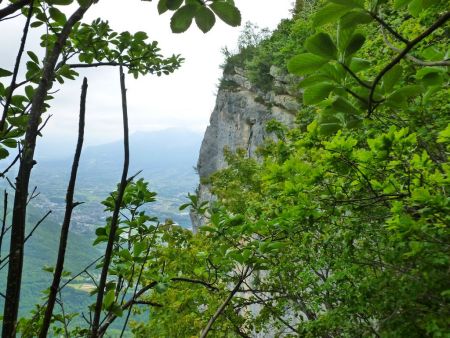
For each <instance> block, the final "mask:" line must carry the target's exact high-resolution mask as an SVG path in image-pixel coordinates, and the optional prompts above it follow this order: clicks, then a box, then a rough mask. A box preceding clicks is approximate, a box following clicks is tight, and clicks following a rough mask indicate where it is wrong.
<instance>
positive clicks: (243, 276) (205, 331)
mask: <svg viewBox="0 0 450 338" xmlns="http://www.w3.org/2000/svg"><path fill="white" fill-rule="evenodd" d="M249 270H250V267H248V266H247V267H246V268H245V269H244V271H243V272H242V274H241V276H240V278H239V281H238V282H237V283H236V285H235V286H234V288H233V290H231V292H230V293H229V295H228V296H227V298H226V299H225V300H224V301H223V303H222V304H221V305H220V306H219V308H218V309H217V310H216V312H215V313H214V315H213V316H212V317H211V319H210V320H209V321H208V324H206V327H205V328H204V329H203V331H202V333H201V334H200V338H205V337H206V336H207V335H208V333H209V331H210V330H211V328H212V326H213V325H214V323H215V321H216V320H217V318H219V317H220V315H221V314H222V312H223V311H224V310H225V308H226V307H227V306H228V304H229V303H230V301H231V299H232V298H233V297H234V295H235V294H236V293H237V292H238V291H239V288H240V287H241V284H242V283H243V282H244V280H245V279H246V278H247V277H248V276H249V274H248V272H249Z"/></svg>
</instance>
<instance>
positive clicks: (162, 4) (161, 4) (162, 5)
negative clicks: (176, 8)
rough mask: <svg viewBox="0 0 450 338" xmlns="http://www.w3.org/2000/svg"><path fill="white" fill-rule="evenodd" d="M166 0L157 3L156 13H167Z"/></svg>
mask: <svg viewBox="0 0 450 338" xmlns="http://www.w3.org/2000/svg"><path fill="white" fill-rule="evenodd" d="M167 10H168V8H167V0H159V1H158V13H159V14H163V13H165V12H167Z"/></svg>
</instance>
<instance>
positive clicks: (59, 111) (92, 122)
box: [0, 0, 292, 144]
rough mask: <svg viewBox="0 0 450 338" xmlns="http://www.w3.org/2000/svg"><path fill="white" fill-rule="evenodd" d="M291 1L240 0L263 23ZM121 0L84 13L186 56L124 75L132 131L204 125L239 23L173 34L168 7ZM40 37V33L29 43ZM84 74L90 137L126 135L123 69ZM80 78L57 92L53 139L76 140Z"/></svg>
mask: <svg viewBox="0 0 450 338" xmlns="http://www.w3.org/2000/svg"><path fill="white" fill-rule="evenodd" d="M291 2H292V0H236V5H237V7H239V8H240V10H241V12H242V17H243V22H246V21H252V22H254V23H256V24H257V25H259V26H260V27H269V28H270V29H273V28H275V27H276V25H277V23H278V22H279V21H280V20H281V19H282V18H285V17H288V16H289V9H290V8H291V7H292V6H291ZM124 3H125V1H123V0H101V1H99V3H98V4H97V5H95V7H94V8H93V10H91V11H90V12H89V14H88V15H87V16H86V18H85V19H84V21H85V22H89V21H91V20H92V19H94V18H96V17H102V18H103V19H106V20H109V21H110V24H111V25H112V27H113V28H114V29H115V30H118V31H122V30H128V31H138V30H142V31H146V32H147V33H148V35H149V37H150V39H152V40H156V41H158V42H159V45H160V47H161V49H162V53H163V54H164V55H170V54H173V53H175V54H181V55H182V56H183V57H184V58H185V59H186V61H185V63H184V64H183V66H182V68H181V69H179V70H178V71H176V73H175V74H172V75H170V76H166V77H161V78H158V77H156V76H147V77H145V78H141V79H138V80H134V79H133V78H132V77H131V76H129V77H127V88H128V102H129V115H130V130H131V132H135V131H140V130H155V129H161V128H166V127H184V128H190V129H194V130H200V129H204V128H205V127H206V126H207V124H208V122H209V115H210V113H211V111H212V109H213V108H214V101H215V97H214V94H215V92H216V85H217V83H218V78H219V77H220V76H221V70H220V68H219V65H220V64H221V63H222V62H223V57H222V54H221V48H222V47H224V46H228V47H229V48H231V49H233V48H234V47H235V46H236V42H237V37H238V35H239V32H240V28H232V27H229V26H227V25H225V24H223V23H222V22H217V24H216V25H215V27H214V28H213V29H212V31H211V32H209V33H207V34H203V33H202V32H200V30H198V29H197V28H196V27H191V28H190V29H189V31H188V32H186V33H183V34H172V33H171V32H170V28H169V21H170V14H164V15H162V16H159V15H158V14H157V11H156V3H157V1H156V0H155V1H153V2H142V1H130V0H127V1H126V3H127V5H126V6H125V5H124ZM3 24H4V23H1V25H3ZM193 25H194V24H193ZM10 26H11V24H10ZM20 26H21V25H18V24H16V25H15V26H14V27H10V28H11V29H12V28H14V30H17V34H16V35H17V36H16V35H14V34H10V35H4V34H1V35H0V44H1V45H2V46H5V45H7V46H8V47H9V48H8V51H5V52H4V51H3V49H2V52H1V54H2V55H1V56H0V61H1V62H2V64H1V65H0V66H1V67H4V66H5V65H6V66H8V67H9V66H10V65H11V64H12V62H10V60H13V58H14V55H15V54H14V53H15V50H16V45H18V40H17V37H19V36H20V33H21V29H22V27H20ZM11 37H13V38H11ZM34 38H35V39H36V38H37V37H36V36H35V37H34ZM16 42H17V43H16ZM36 44H37V41H34V42H32V43H31V45H36ZM4 68H7V67H4ZM80 75H82V76H87V77H88V80H89V91H88V106H87V123H86V141H87V143H88V144H97V143H105V142H109V141H111V140H115V139H119V138H121V137H122V124H121V111H120V107H121V106H120V92H119V83H118V69H116V68H103V69H95V70H86V71H82V72H80ZM80 86H81V78H80V79H78V80H76V81H71V82H67V83H66V84H65V85H64V86H63V87H62V89H61V90H60V91H59V92H58V93H57V94H56V95H55V96H56V99H55V101H54V102H53V105H52V108H51V111H50V114H52V115H53V117H52V118H51V120H50V121H49V123H48V125H47V127H46V129H45V130H44V136H48V140H49V141H48V142H54V140H55V139H57V138H58V137H59V138H64V139H68V141H69V139H70V142H72V141H71V140H72V139H73V138H74V136H75V134H76V128H77V118H78V116H77V115H78V99H79V91H80ZM45 139H46V138H45V137H44V138H43V139H42V140H41V141H40V142H46V141H45ZM64 139H63V140H61V142H62V143H64V142H65V141H64Z"/></svg>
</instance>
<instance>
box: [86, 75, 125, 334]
mask: <svg viewBox="0 0 450 338" xmlns="http://www.w3.org/2000/svg"><path fill="white" fill-rule="evenodd" d="M120 91H121V94H122V115H123V147H124V163H123V170H122V179H121V180H120V185H119V191H118V193H117V197H116V201H115V206H114V211H113V215H112V218H111V228H110V230H109V238H108V243H107V246H106V250H105V258H104V260H103V267H102V273H101V276H100V282H99V285H98V292H97V301H96V303H95V311H94V320H93V321H92V332H91V337H93V338H94V337H98V329H99V324H100V315H101V312H102V305H103V296H104V293H105V285H106V277H107V276H108V270H109V265H110V263H111V256H112V251H113V248H114V240H115V237H116V230H117V225H118V221H119V212H120V207H121V205H122V199H123V195H124V193H125V188H126V186H127V184H128V180H127V175H128V166H129V162H130V147H129V140H128V108H127V95H126V88H125V74H124V72H123V67H122V66H120Z"/></svg>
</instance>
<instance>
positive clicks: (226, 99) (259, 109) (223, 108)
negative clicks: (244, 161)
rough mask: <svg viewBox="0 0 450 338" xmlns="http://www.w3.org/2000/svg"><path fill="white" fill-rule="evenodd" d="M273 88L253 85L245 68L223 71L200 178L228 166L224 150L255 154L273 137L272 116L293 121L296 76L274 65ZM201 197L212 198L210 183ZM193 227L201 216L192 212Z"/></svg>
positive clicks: (200, 162)
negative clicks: (268, 129)
mask: <svg viewBox="0 0 450 338" xmlns="http://www.w3.org/2000/svg"><path fill="white" fill-rule="evenodd" d="M270 75H271V78H272V86H271V87H272V88H273V89H272V90H271V91H268V92H263V91H261V90H259V89H258V88H256V87H255V86H253V85H252V84H251V82H250V81H249V80H248V78H247V76H246V74H245V71H244V70H242V69H240V68H234V69H233V70H232V71H231V72H230V71H228V72H224V75H223V79H222V81H221V85H220V87H219V90H218V93H217V99H216V105H215V107H214V110H213V112H212V114H211V118H210V124H209V126H208V127H207V129H206V132H205V136H204V138H203V142H202V145H201V149H200V156H199V159H198V164H197V169H198V173H199V176H200V181H202V179H204V178H207V177H208V176H210V175H211V174H212V173H214V172H215V171H217V170H220V169H223V168H225V167H226V165H227V163H226V161H225V158H224V153H223V150H224V148H228V149H229V150H231V151H236V150H237V149H244V150H245V151H246V153H247V155H248V156H249V157H255V156H256V149H257V148H258V146H260V145H261V144H262V143H263V142H264V139H265V138H267V137H271V135H269V134H268V133H267V132H266V129H265V126H266V124H267V122H268V121H270V120H277V121H279V122H282V123H283V124H286V125H288V126H289V125H292V124H293V123H294V119H295V113H296V112H297V111H298V109H299V107H300V105H299V103H298V101H297V98H296V97H298V95H296V94H297V93H296V89H295V88H296V86H295V83H296V79H295V78H293V77H292V76H290V75H286V74H283V73H282V72H281V71H280V70H279V69H278V68H276V67H271V69H270ZM198 194H199V197H200V199H201V200H212V199H213V197H212V196H211V193H210V191H209V187H208V186H207V185H204V184H202V183H200V186H199V189H198ZM191 219H192V223H193V228H194V230H195V229H196V227H197V226H198V225H200V224H202V220H201V219H199V218H198V217H197V215H191Z"/></svg>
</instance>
